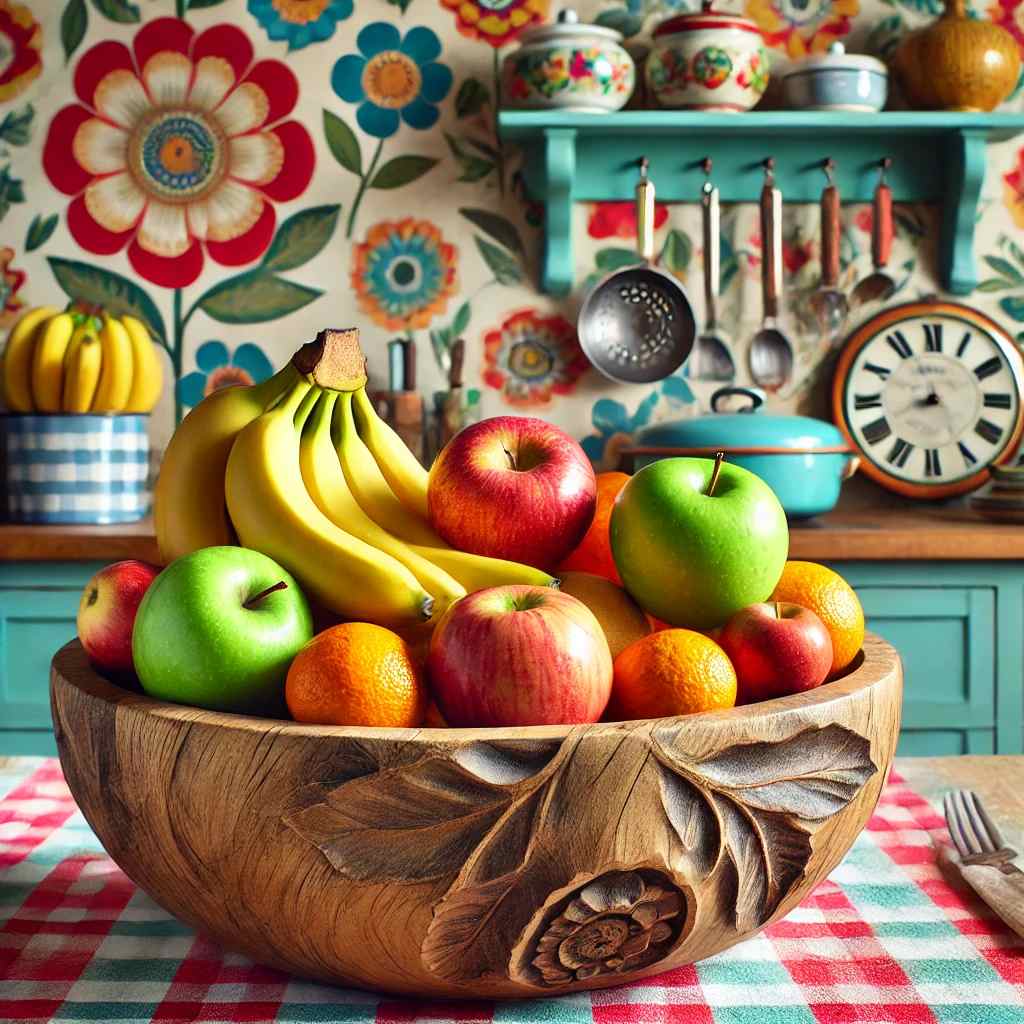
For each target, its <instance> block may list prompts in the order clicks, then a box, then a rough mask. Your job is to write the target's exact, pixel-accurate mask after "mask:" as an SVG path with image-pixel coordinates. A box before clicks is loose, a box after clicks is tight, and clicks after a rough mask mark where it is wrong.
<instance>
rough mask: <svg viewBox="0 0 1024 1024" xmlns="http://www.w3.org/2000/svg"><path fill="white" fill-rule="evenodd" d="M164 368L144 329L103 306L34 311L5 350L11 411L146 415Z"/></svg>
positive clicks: (17, 326)
mask: <svg viewBox="0 0 1024 1024" xmlns="http://www.w3.org/2000/svg"><path fill="white" fill-rule="evenodd" d="M162 386H163V368H162V366H161V363H160V353H159V352H158V351H157V348H156V345H155V344H154V343H153V339H152V338H151V337H150V336H149V331H148V330H147V329H146V325H145V324H144V323H142V321H141V320H137V319H136V318H135V317H133V316H122V317H121V318H120V319H117V318H116V317H113V316H110V315H109V314H108V313H104V312H103V311H102V310H98V309H92V308H90V309H80V308H77V307H71V308H69V309H66V310H64V311H63V312H61V311H60V310H57V309H54V308H53V307H52V306H39V307H37V308H35V309H30V310H29V311H28V312H27V313H25V314H24V315H23V316H22V317H21V319H20V320H18V322H17V323H16V324H15V325H14V326H13V327H12V328H11V333H10V335H9V336H8V338H7V347H6V348H5V349H4V360H3V397H4V402H5V403H6V405H7V408H8V409H10V410H11V412H42V413H74V412H95V413H112V412H118V413H146V412H149V411H150V410H151V409H152V408H153V406H154V405H156V401H157V399H158V398H159V397H160V389H161V387H162Z"/></svg>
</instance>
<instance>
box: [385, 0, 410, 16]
mask: <svg viewBox="0 0 1024 1024" xmlns="http://www.w3.org/2000/svg"><path fill="white" fill-rule="evenodd" d="M388 3H389V4H391V6H392V7H397V8H398V9H399V10H400V11H401V12H402V13H403V14H405V12H406V11H407V10H409V4H411V3H412V0H388Z"/></svg>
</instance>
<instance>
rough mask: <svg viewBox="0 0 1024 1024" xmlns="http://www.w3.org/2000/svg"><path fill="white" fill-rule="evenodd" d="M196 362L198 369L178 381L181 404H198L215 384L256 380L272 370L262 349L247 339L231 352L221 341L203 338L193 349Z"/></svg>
mask: <svg viewBox="0 0 1024 1024" xmlns="http://www.w3.org/2000/svg"><path fill="white" fill-rule="evenodd" d="M196 366H198V367H199V369H198V370H193V371H192V373H187V374H185V376H184V377H182V378H181V380H179V381H178V400H179V401H180V402H181V404H182V405H188V406H192V405H198V404H199V403H200V402H201V401H202V400H203V399H204V398H205V397H206V396H207V395H209V394H212V393H213V392H214V391H216V390H218V389H219V388H229V387H231V386H233V385H235V384H259V383H261V382H262V381H265V380H266V379H267V378H268V377H269V376H270V375H271V374H272V373H273V372H274V367H273V366H272V365H271V363H270V360H269V359H268V358H267V357H266V356H265V355H264V354H263V350H262V349H261V348H260V347H259V345H253V344H252V343H251V342H246V343H245V344H244V345H239V346H238V348H236V349H235V352H234V355H232V354H231V353H230V352H229V351H228V347H227V345H225V344H224V342H223V341H204V342H203V344H202V345H200V346H199V348H198V349H197V351H196Z"/></svg>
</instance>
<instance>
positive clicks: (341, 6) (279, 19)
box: [193, 0, 352, 50]
mask: <svg viewBox="0 0 1024 1024" xmlns="http://www.w3.org/2000/svg"><path fill="white" fill-rule="evenodd" d="M193 6H195V5H193ZM249 13H250V14H251V15H252V16H253V17H254V18H255V19H256V20H257V21H258V22H259V23H260V25H262V26H263V28H264V30H265V31H266V33H267V35H268V36H269V37H270V38H271V39H273V40H274V42H276V43H285V42H286V43H287V44H288V49H289V50H301V49H302V48H303V47H304V46H309V44H310V43H322V42H323V41H324V40H325V39H330V38H331V36H333V35H334V29H335V26H336V25H337V24H338V22H339V21H344V20H345V19H346V18H350V17H351V16H352V0H249Z"/></svg>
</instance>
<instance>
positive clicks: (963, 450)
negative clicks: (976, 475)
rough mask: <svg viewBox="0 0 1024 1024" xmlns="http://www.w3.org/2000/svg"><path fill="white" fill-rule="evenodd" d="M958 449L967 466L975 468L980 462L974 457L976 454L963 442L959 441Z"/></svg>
mask: <svg viewBox="0 0 1024 1024" xmlns="http://www.w3.org/2000/svg"><path fill="white" fill-rule="evenodd" d="M956 446H957V448H959V449H960V454H961V455H962V456H963V459H964V465H965V466H973V465H974V464H975V463H976V462H977V461H978V460H977V459H976V458H975V457H974V452H972V451H971V449H970V448H968V447H967V445H965V444H964V443H963V441H957V443H956Z"/></svg>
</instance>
